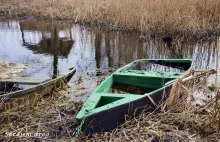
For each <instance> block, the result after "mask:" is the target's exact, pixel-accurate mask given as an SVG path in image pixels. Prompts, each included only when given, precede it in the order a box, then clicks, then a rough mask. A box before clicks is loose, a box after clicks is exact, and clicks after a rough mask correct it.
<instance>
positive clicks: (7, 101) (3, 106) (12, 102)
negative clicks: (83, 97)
mask: <svg viewBox="0 0 220 142" xmlns="http://www.w3.org/2000/svg"><path fill="white" fill-rule="evenodd" d="M75 72H76V70H75V68H73V69H72V70H71V71H69V73H67V74H66V75H64V76H61V77H58V78H55V79H52V80H49V81H46V82H42V83H40V84H39V85H36V86H34V87H31V88H28V89H25V90H19V91H16V92H11V93H8V94H4V95H0V99H1V103H0V113H2V112H12V111H16V110H19V109H21V108H23V107H25V106H28V105H31V104H33V103H34V102H36V101H38V100H39V99H40V98H41V97H43V96H44V95H47V94H50V93H51V92H52V91H53V90H54V89H55V88H62V87H63V86H64V85H65V84H67V83H68V82H69V80H70V79H71V78H72V76H73V75H74V73H75Z"/></svg>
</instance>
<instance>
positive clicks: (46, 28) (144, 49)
mask: <svg viewBox="0 0 220 142" xmlns="http://www.w3.org/2000/svg"><path fill="white" fill-rule="evenodd" d="M215 49H216V37H207V38H203V39H196V38H193V37H182V36H179V37H176V38H173V39H172V40H168V41H167V40H163V39H162V38H146V37H142V38H140V37H139V36H137V35H136V34H131V33H127V32H119V31H107V30H104V29H102V28H99V27H91V26H90V27H88V26H84V25H77V24H67V23H66V24H65V23H60V22H45V21H33V20H15V19H1V20H0V60H6V61H12V62H18V63H23V64H27V65H29V68H28V69H27V70H26V71H25V72H24V73H22V75H23V76H28V77H41V78H44V77H46V78H47V77H54V76H56V75H60V74H64V73H66V72H67V71H68V69H69V68H71V67H75V68H76V70H77V72H76V74H75V76H74V77H73V78H72V80H71V81H70V84H69V86H70V89H68V92H69V93H68V94H70V95H71V97H73V98H74V99H76V100H80V99H81V100H83V101H85V100H86V99H87V97H88V96H89V94H91V92H92V91H93V90H94V89H95V88H96V86H97V85H98V84H99V83H100V82H101V81H102V80H104V78H105V77H106V76H107V75H109V74H110V73H111V72H113V71H114V70H115V69H117V68H119V67H121V66H123V65H126V64H127V63H129V62H132V61H134V60H136V59H141V58H147V59H148V58H152V59H158V58H160V59H163V58H194V59H195V64H194V68H196V69H212V68H215V64H216V62H215V60H216V58H215Z"/></svg>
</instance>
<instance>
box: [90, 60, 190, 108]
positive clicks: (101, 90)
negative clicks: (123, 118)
mask: <svg viewBox="0 0 220 142" xmlns="http://www.w3.org/2000/svg"><path fill="white" fill-rule="evenodd" d="M192 62H193V61H192V60H176V61H175V60H139V61H136V62H133V63H131V64H128V65H127V66H125V67H123V68H121V69H119V70H118V71H116V72H115V73H113V74H112V75H111V76H110V77H109V78H108V79H106V80H105V81H104V82H103V83H102V84H101V85H100V86H99V87H98V88H97V90H96V91H95V92H94V93H95V94H96V95H99V96H101V97H100V99H99V102H97V104H96V106H95V108H98V107H101V106H104V105H107V104H109V103H112V102H116V101H117V100H120V99H123V98H129V99H130V100H131V99H138V98H139V97H141V96H143V95H150V94H151V93H152V92H154V91H157V90H158V89H161V88H163V87H164V85H165V84H166V83H167V82H169V81H171V80H174V79H177V78H179V77H180V76H181V75H183V74H184V73H185V72H186V71H187V70H188V69H189V68H190V67H191V65H192Z"/></svg>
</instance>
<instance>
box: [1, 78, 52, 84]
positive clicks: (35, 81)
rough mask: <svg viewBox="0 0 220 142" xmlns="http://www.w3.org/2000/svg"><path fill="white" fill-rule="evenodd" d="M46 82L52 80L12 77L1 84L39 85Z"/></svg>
mask: <svg viewBox="0 0 220 142" xmlns="http://www.w3.org/2000/svg"><path fill="white" fill-rule="evenodd" d="M46 80H50V79H49V78H33V77H11V78H8V79H3V80H0V82H5V83H15V84H29V85H37V84H40V83H42V82H43V81H46Z"/></svg>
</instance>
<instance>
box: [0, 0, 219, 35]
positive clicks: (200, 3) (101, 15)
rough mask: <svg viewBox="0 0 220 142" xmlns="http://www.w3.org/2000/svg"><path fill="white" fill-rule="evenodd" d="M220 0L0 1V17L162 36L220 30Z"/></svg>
mask: <svg viewBox="0 0 220 142" xmlns="http://www.w3.org/2000/svg"><path fill="white" fill-rule="evenodd" d="M219 7H220V1H219V0H182V1H179V0H154V1H151V0H138V1H133V0H126V1H125V0H93V1H91V0H83V1H80V0H65V1H59V0H46V1H45V0H9V1H5V0H1V1H0V9H1V10H0V12H1V14H2V15H18V16H35V17H41V18H47V19H58V20H72V21H74V22H90V23H99V24H104V25H108V27H111V28H121V29H130V30H134V29H135V30H138V31H141V32H142V33H145V32H146V33H157V32H163V33H165V34H169V33H176V32H183V33H186V32H187V33H188V32H189V33H193V34H198V33H213V32H217V31H218V30H219V29H220V9H219Z"/></svg>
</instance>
